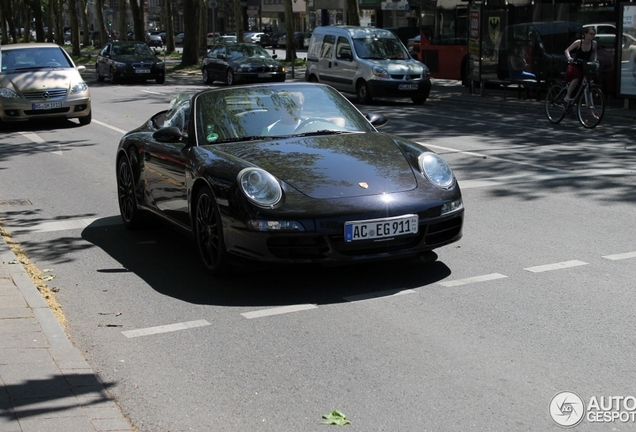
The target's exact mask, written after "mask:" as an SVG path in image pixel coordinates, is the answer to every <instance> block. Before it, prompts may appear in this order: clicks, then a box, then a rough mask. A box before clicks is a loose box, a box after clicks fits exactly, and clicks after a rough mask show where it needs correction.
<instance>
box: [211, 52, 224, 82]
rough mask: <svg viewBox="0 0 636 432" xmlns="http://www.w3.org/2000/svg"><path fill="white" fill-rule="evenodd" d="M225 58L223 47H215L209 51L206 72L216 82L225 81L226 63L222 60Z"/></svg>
mask: <svg viewBox="0 0 636 432" xmlns="http://www.w3.org/2000/svg"><path fill="white" fill-rule="evenodd" d="M225 56H227V50H226V48H225V45H217V46H215V47H214V48H212V50H211V51H210V63H209V67H208V71H209V72H210V73H211V74H212V76H213V77H214V78H215V79H217V80H219V79H220V80H224V79H225V65H226V62H225V60H224V59H223V58H224V57H225Z"/></svg>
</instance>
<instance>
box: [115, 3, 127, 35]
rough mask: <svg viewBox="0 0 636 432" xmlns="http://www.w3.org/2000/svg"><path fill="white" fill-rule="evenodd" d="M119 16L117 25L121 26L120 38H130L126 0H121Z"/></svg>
mask: <svg viewBox="0 0 636 432" xmlns="http://www.w3.org/2000/svg"><path fill="white" fill-rule="evenodd" d="M118 7H119V17H118V21H117V26H118V28H119V38H118V39H119V40H126V39H127V38H128V35H127V34H126V33H127V26H126V0H119V2H118Z"/></svg>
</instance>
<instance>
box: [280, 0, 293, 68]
mask: <svg viewBox="0 0 636 432" xmlns="http://www.w3.org/2000/svg"><path fill="white" fill-rule="evenodd" d="M283 10H284V12H285V32H286V33H287V40H286V41H285V60H287V61H291V62H295V61H296V41H295V40H294V39H295V38H294V7H293V5H292V0H283Z"/></svg>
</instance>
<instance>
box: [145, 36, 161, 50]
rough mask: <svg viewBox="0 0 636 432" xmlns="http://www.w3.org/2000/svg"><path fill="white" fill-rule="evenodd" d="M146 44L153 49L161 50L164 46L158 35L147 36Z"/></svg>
mask: <svg viewBox="0 0 636 432" xmlns="http://www.w3.org/2000/svg"><path fill="white" fill-rule="evenodd" d="M146 44H148V46H149V47H151V48H161V47H162V46H163V39H161V36H159V35H158V34H148V35H146Z"/></svg>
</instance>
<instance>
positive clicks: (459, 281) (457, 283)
mask: <svg viewBox="0 0 636 432" xmlns="http://www.w3.org/2000/svg"><path fill="white" fill-rule="evenodd" d="M507 277H508V276H506V275H502V274H500V273H491V274H487V275H482V276H473V277H469V278H466V279H456V280H450V281H445V282H438V285H442V286H445V287H455V286H460V285H468V284H472V283H478V282H486V281H491V280H497V279H504V278H507Z"/></svg>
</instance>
